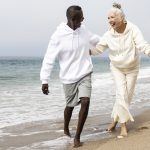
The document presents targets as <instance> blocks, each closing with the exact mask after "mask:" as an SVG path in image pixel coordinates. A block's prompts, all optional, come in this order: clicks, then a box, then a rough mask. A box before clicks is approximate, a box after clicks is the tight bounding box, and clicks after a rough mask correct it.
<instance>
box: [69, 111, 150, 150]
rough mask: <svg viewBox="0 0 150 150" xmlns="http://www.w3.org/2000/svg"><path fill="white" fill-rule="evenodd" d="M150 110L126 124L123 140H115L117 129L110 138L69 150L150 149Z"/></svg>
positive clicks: (86, 143) (85, 143)
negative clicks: (125, 133)
mask: <svg viewBox="0 0 150 150" xmlns="http://www.w3.org/2000/svg"><path fill="white" fill-rule="evenodd" d="M149 114H150V110H147V111H145V112H143V113H141V114H139V115H138V116H136V117H135V122H134V123H129V124H128V130H129V132H128V136H127V137H125V138H123V139H118V138H116V137H117V135H118V134H119V131H120V128H119V127H118V128H117V129H116V131H114V132H113V133H109V134H111V135H112V137H110V138H105V139H99V140H98V139H97V140H96V141H90V142H84V144H83V146H82V147H79V148H76V149H75V148H70V150H110V149H111V150H149V149H150V115H149Z"/></svg>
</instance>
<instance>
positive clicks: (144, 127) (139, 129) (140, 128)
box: [137, 126, 149, 131]
mask: <svg viewBox="0 0 150 150" xmlns="http://www.w3.org/2000/svg"><path fill="white" fill-rule="evenodd" d="M145 129H149V128H148V127H146V126H143V127H139V128H138V129H137V130H138V131H141V130H145Z"/></svg>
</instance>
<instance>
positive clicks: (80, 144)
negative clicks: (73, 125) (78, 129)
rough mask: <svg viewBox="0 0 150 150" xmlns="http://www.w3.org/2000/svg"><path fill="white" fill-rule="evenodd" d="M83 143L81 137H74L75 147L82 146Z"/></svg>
mask: <svg viewBox="0 0 150 150" xmlns="http://www.w3.org/2000/svg"><path fill="white" fill-rule="evenodd" d="M82 145H83V143H81V142H80V139H74V147H75V148H77V147H80V146H82Z"/></svg>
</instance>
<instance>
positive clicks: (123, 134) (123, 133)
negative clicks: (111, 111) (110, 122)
mask: <svg viewBox="0 0 150 150" xmlns="http://www.w3.org/2000/svg"><path fill="white" fill-rule="evenodd" d="M127 135H128V131H127V126H126V123H122V124H121V132H120V135H119V136H117V137H118V138H123V137H126V136H127Z"/></svg>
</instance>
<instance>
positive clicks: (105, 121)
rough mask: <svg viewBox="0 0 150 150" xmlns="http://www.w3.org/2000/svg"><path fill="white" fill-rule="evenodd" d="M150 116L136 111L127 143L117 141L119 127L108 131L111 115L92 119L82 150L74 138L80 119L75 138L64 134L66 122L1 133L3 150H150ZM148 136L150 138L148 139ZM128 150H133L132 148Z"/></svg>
mask: <svg viewBox="0 0 150 150" xmlns="http://www.w3.org/2000/svg"><path fill="white" fill-rule="evenodd" d="M149 114H150V109H146V110H145V109H143V110H140V112H138V111H137V112H135V111H134V119H135V121H134V122H129V123H128V124H127V127H128V130H129V133H128V136H127V137H125V138H123V139H117V138H116V137H117V135H118V134H119V131H120V127H119V126H117V128H116V131H115V132H112V133H108V132H107V131H105V130H106V128H107V127H108V125H109V124H110V123H111V118H110V115H108V114H107V115H97V116H93V117H88V118H87V121H86V123H85V126H84V129H83V132H82V134H81V142H83V146H82V147H79V148H73V137H74V135H75V131H76V125H77V119H73V120H71V122H70V130H71V133H72V138H68V137H66V136H65V135H64V134H63V121H62V120H60V121H57V122H52V121H51V120H44V121H38V122H30V123H27V124H26V123H25V124H19V125H15V126H11V127H5V128H3V130H1V131H3V132H1V133H0V135H1V134H2V136H0V145H1V146H0V148H1V149H2V150H8V149H12V150H15V149H18V150H22V149H30V150H34V149H44V150H49V149H53V150H59V149H60V148H61V150H85V149H86V150H110V149H111V150H124V149H117V148H118V146H120V147H121V146H123V147H125V144H126V145H129V147H130V146H131V148H133V145H135V146H136V142H137V143H140V146H143V147H142V148H141V149H142V150H148V149H144V148H145V145H143V141H144V143H145V142H146V143H147V144H146V145H147V146H150V144H149V142H148V141H149V140H150V117H149ZM1 129H2V128H1ZM3 133H4V134H3ZM8 133H9V134H8ZM147 134H148V135H147ZM147 136H149V137H148V138H147ZM131 141H132V142H131ZM103 147H104V148H103ZM112 147H113V149H112ZM141 149H137V147H136V148H135V149H132V150H141ZM128 150H130V149H129V148H128Z"/></svg>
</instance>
